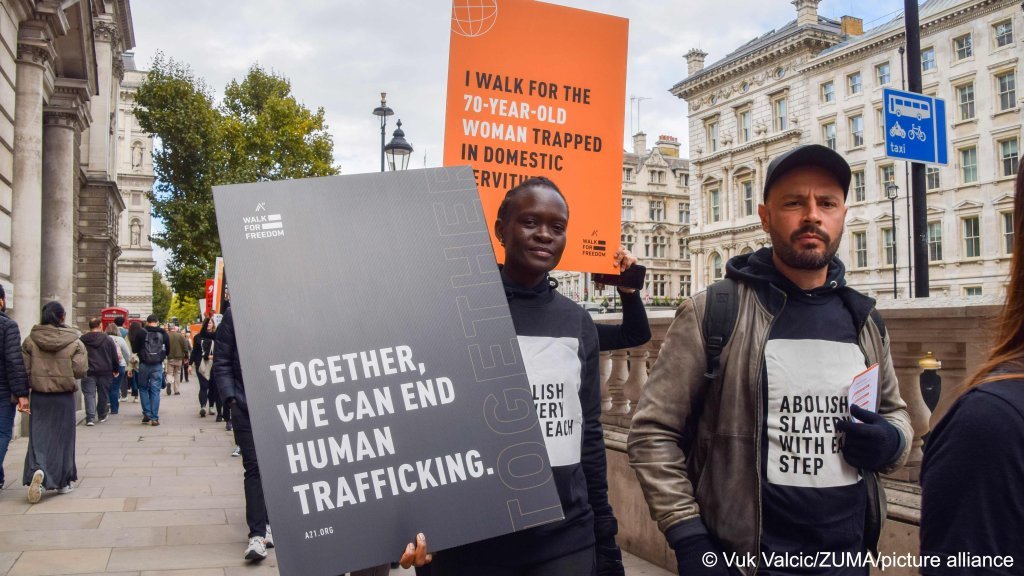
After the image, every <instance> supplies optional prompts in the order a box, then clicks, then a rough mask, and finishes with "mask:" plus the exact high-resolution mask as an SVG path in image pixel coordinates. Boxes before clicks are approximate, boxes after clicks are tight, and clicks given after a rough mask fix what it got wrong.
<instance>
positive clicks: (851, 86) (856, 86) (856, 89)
mask: <svg viewBox="0 0 1024 576" xmlns="http://www.w3.org/2000/svg"><path fill="white" fill-rule="evenodd" d="M861 89H862V86H861V79H860V72H854V73H853V74H850V75H848V76H847V77H846V92H847V94H860V91H861Z"/></svg>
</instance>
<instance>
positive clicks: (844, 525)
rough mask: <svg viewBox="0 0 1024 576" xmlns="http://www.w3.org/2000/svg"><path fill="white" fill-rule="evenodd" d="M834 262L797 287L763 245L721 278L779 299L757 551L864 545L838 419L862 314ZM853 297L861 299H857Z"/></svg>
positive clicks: (860, 499)
mask: <svg viewBox="0 0 1024 576" xmlns="http://www.w3.org/2000/svg"><path fill="white" fill-rule="evenodd" d="M844 272H845V269H844V267H843V264H842V262H840V261H839V260H838V259H835V258H834V259H833V260H832V261H831V262H830V263H829V265H828V271H827V273H826V278H825V283H824V284H823V285H822V286H819V287H817V288H814V289H812V290H803V289H801V288H800V287H798V286H797V285H796V284H794V283H793V282H792V281H790V280H789V279H788V278H786V277H785V276H783V275H782V273H780V272H779V271H778V270H777V269H776V268H775V265H774V264H773V261H772V249H771V248H763V249H761V250H758V251H757V252H754V253H753V254H745V255H743V256H738V257H735V258H732V259H730V260H729V262H728V264H727V266H726V275H727V277H729V278H733V279H735V280H737V281H739V282H744V283H746V284H748V285H753V286H755V287H756V289H758V291H759V293H773V294H774V297H775V298H778V299H781V301H782V303H781V306H779V307H778V309H777V311H776V312H775V319H774V321H773V323H772V326H771V329H770V331H769V334H768V342H767V343H766V346H765V351H764V358H763V363H762V366H763V369H762V374H761V384H762V385H761V394H762V404H761V405H762V417H763V420H762V422H763V426H762V432H761V498H762V507H761V509H762V514H763V520H762V536H761V552H762V553H764V554H772V553H776V554H783V553H802V554H816V553H819V552H851V553H858V552H863V551H864V550H865V545H864V526H865V524H864V520H865V514H866V510H867V508H866V507H867V501H868V496H867V488H866V486H865V483H864V482H863V481H862V479H861V478H860V475H859V471H858V470H857V469H855V468H853V467H852V466H850V465H849V464H847V463H846V461H845V460H844V459H843V455H842V452H841V451H840V448H841V441H842V437H841V435H840V434H839V432H838V431H837V430H836V429H835V423H836V421H837V420H840V419H846V418H847V417H848V414H849V403H848V400H847V392H848V389H849V385H850V382H851V381H852V379H853V376H855V375H857V374H859V373H860V372H862V371H863V370H864V369H865V368H866V367H867V366H866V359H865V356H864V353H863V351H862V350H861V349H860V346H859V344H858V337H857V334H858V326H859V323H858V320H857V319H856V317H857V316H859V315H860V314H858V313H855V312H854V311H852V310H851V309H850V308H849V307H848V306H847V302H848V301H851V300H852V299H851V298H850V294H849V293H852V292H854V291H853V290H852V289H851V288H848V287H846V281H845V279H844V277H843V275H844ZM858 301H859V299H858ZM758 573H759V574H766V575H775V574H794V573H800V574H867V570H866V569H862V568H859V567H858V568H839V567H831V568H807V569H805V570H799V571H794V570H788V569H783V570H780V571H778V572H776V569H775V568H772V567H767V566H763V565H762V568H761V570H760V571H759V572H758Z"/></svg>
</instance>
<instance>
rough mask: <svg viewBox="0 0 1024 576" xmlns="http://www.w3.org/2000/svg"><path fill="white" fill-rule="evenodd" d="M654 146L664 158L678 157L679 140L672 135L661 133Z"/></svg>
mask: <svg viewBox="0 0 1024 576" xmlns="http://www.w3.org/2000/svg"><path fill="white" fill-rule="evenodd" d="M654 146H655V147H656V148H657V149H658V151H659V152H661V155H662V156H665V157H666V158H679V140H677V139H676V138H675V137H674V136H666V135H664V134H662V135H661V136H658V141H657V142H655V143H654Z"/></svg>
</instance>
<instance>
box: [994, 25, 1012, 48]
mask: <svg viewBox="0 0 1024 576" xmlns="http://www.w3.org/2000/svg"><path fill="white" fill-rule="evenodd" d="M992 28H993V32H994V35H995V40H996V48H1002V47H1003V46H1009V45H1010V44H1013V21H1012V20H1003V21H1002V22H998V23H996V24H995V25H994V26H992Z"/></svg>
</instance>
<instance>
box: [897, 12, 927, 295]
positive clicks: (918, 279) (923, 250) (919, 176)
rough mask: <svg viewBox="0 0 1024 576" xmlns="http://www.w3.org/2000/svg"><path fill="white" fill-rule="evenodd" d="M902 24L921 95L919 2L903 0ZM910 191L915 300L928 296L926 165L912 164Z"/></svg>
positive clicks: (914, 86) (911, 84)
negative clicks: (904, 26) (904, 27)
mask: <svg viewBox="0 0 1024 576" xmlns="http://www.w3.org/2000/svg"><path fill="white" fill-rule="evenodd" d="M903 21H904V23H905V24H906V27H907V32H906V36H907V72H908V74H907V89H908V90H909V91H910V92H914V93H917V94H920V93H921V24H920V20H919V16H918V11H917V0H903ZM910 189H911V192H912V194H913V195H914V203H913V207H914V297H915V298H927V297H928V240H927V238H926V234H927V226H928V225H927V204H926V202H927V198H926V197H925V183H924V164H922V163H920V162H913V163H911V165H910Z"/></svg>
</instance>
